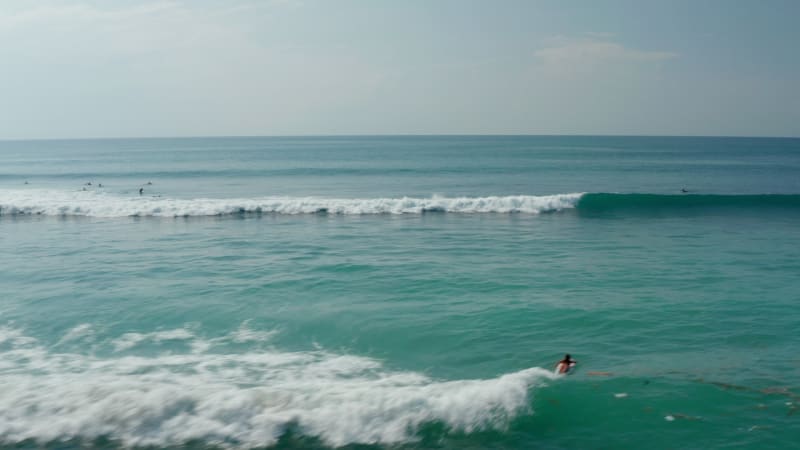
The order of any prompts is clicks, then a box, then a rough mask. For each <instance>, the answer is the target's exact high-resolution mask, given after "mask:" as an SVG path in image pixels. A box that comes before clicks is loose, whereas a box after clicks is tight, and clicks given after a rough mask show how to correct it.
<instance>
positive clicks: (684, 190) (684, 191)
mask: <svg viewBox="0 0 800 450" xmlns="http://www.w3.org/2000/svg"><path fill="white" fill-rule="evenodd" d="M681 192H683V193H684V194H685V193H687V192H689V190H688V189H686V188H681Z"/></svg>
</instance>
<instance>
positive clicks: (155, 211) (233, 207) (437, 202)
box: [0, 189, 581, 217]
mask: <svg viewBox="0 0 800 450" xmlns="http://www.w3.org/2000/svg"><path fill="white" fill-rule="evenodd" d="M580 197H581V194H558V195H545V196H532V195H514V196H490V197H453V198H450V197H438V196H435V197H431V198H412V197H402V198H367V199H336V198H320V197H259V198H241V199H210V198H198V199H177V198H153V197H138V196H132V197H123V196H119V195H114V194H107V193H104V192H95V191H85V192H84V191H74V192H73V191H53V190H38V189H25V190H14V189H12V190H0V215H15V214H41V215H48V216H89V217H127V216H155V217H189V216H218V215H229V214H243V213H255V214H270V213H272V214H316V213H329V214H342V215H352V214H356V215H358V214H420V213H424V212H432V211H437V212H449V213H513V212H519V213H529V214H538V213H542V212H550V211H559V210H562V209H570V208H574V207H575V204H576V203H577V202H578V200H579V199H580Z"/></svg>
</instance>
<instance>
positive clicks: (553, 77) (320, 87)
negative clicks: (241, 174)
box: [0, 0, 800, 139]
mask: <svg viewBox="0 0 800 450" xmlns="http://www.w3.org/2000/svg"><path fill="white" fill-rule="evenodd" d="M798 17H800V2H798V1H793V0H766V1H762V2H757V1H723V0H704V1H686V0H671V1H641V0H640V1H634V0H618V1H612V0H608V1H588V0H586V1H577V0H575V1H534V0H531V1H523V0H499V1H473V0H458V1H457V0H438V1H437V0H433V1H425V0H408V1H403V2H390V1H377V0H376V1H369V0H341V1H326V0H260V1H256V0H195V1H188V0H185V1H181V0H171V1H158V0H116V1H108V0H104V1H100V0H42V1H39V0H4V1H3V2H2V3H0V104H2V106H0V139H53V138H91V137H166V136H239V135H247V136H253V135H267V136H268V135H337V134H344V135H358V134H590V135H591V134H612V135H712V136H794V137H800V51H798V49H797V48H796V47H797V45H798V42H800V27H797V25H796V22H797V18H798Z"/></svg>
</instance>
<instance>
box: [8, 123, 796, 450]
mask: <svg viewBox="0 0 800 450" xmlns="http://www.w3.org/2000/svg"><path fill="white" fill-rule="evenodd" d="M87 183H91V185H88V184H87ZM99 184H102V187H100V186H99ZM140 188H142V189H143V191H142V195H140V194H139V192H138V191H139V189H140ZM84 189H85V190H84ZM681 189H686V190H688V192H686V193H683V192H681ZM798 223H800V140H798V139H744V138H660V137H450V136H446V137H445V136H443V137H336V138H215V139H200V138H198V139H145V140H89V141H27V142H24V141H20V142H11V141H7V142H0V268H1V269H2V270H0V292H2V295H1V296H2V301H0V442H1V443H2V446H4V447H9V448H10V447H14V448H38V447H40V446H46V447H51V448H65V447H67V448H78V447H96V448H116V447H145V446H155V447H179V446H187V447H242V448H250V447H262V448H263V447H270V446H277V447H279V448H309V447H323V448H325V447H339V446H346V447H348V448H431V447H433V448H545V449H551V448H552V449H560V448H639V447H644V446H647V447H650V448H725V447H737V448H790V447H791V446H793V445H795V443H796V440H797V436H798V435H800V426H798V420H800V412H797V406H798V402H800V398H798V396H800V357H798V356H797V354H796V350H797V348H800V335H799V334H798V332H797V330H798V326H800V312H798V310H797V307H796V306H797V305H798V302H799V301H800V294H799V293H798V292H800V281H798V280H800V260H799V259H798V257H797V254H798V250H797V249H798V248H800V227H798ZM567 352H568V353H571V354H572V356H573V357H574V358H575V359H577V360H578V361H579V365H578V367H577V370H576V371H575V373H574V374H571V375H568V376H560V377H557V376H554V375H553V374H552V369H553V366H554V364H555V362H556V361H558V360H559V359H560V358H561V357H562V356H563V354H564V353H567Z"/></svg>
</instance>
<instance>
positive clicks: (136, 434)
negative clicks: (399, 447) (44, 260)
mask: <svg viewBox="0 0 800 450" xmlns="http://www.w3.org/2000/svg"><path fill="white" fill-rule="evenodd" d="M89 328H90V327H89V326H81V330H82V332H83V333H84V334H88V332H87V330H88V329H89ZM70 333H72V335H73V336H72V337H71V339H80V338H79V337H76V335H75V332H74V330H72V331H71V332H70ZM242 333H243V331H242V329H240V330H238V331H237V332H235V333H231V334H230V335H229V336H226V337H223V338H216V343H221V341H228V342H238V341H239V340H240V338H241V335H242ZM257 337H259V339H260V338H267V335H261V336H258V335H257ZM119 339H122V341H123V342H126V344H125V345H124V346H121V347H120V346H118V343H119V342H120V341H119ZM171 339H179V340H192V339H195V340H202V339H201V338H200V337H197V336H196V335H195V334H194V333H193V332H192V331H190V330H186V329H177V330H162V331H157V332H151V333H137V334H136V335H135V338H132V337H131V336H130V335H128V336H127V337H125V336H122V337H120V338H117V339H107V340H106V341H107V342H108V348H109V350H110V355H111V356H106V357H99V356H93V355H88V354H82V353H68V352H57V351H55V350H53V349H49V348H47V347H46V346H45V345H43V344H41V343H40V342H38V341H37V340H36V339H34V338H31V337H28V336H26V335H25V334H24V333H23V332H21V331H20V330H18V329H15V328H10V327H5V328H0V441H2V442H5V443H15V442H20V441H23V440H26V439H33V440H35V441H36V442H51V441H57V440H66V439H71V438H88V439H92V438H96V437H99V436H105V437H108V438H111V439H114V440H118V441H120V442H121V443H123V444H124V445H132V446H147V445H152V446H164V445H173V444H180V443H184V442H187V441H189V440H195V439H199V440H202V441H203V442H206V443H212V444H218V445H222V446H227V447H252V446H264V445H270V444H274V443H276V442H277V440H278V439H279V438H280V436H281V435H282V434H283V433H284V432H285V431H286V429H287V427H289V426H292V427H294V428H296V429H298V430H300V432H302V433H304V434H306V435H308V436H315V437H318V438H320V439H322V441H323V442H325V443H327V444H329V445H333V446H341V445H345V444H348V443H397V442H405V441H411V440H414V439H415V432H416V431H417V430H418V429H419V427H420V426H421V425H422V424H424V423H428V422H439V423H443V424H444V425H445V426H446V427H447V429H450V430H458V431H461V432H472V431H476V430H482V429H492V428H503V427H505V426H507V425H508V423H509V421H510V420H512V419H513V418H514V417H517V416H518V415H520V414H525V413H528V412H530V401H529V391H530V389H531V387H533V386H537V385H540V384H542V383H544V382H546V381H547V380H550V379H554V378H555V377H556V376H555V375H553V374H552V373H551V372H550V371H548V370H544V369H540V368H529V369H524V370H521V371H518V372H513V373H509V374H505V375H502V376H499V377H497V378H492V379H484V380H479V379H475V380H452V381H442V380H435V379H432V378H430V377H428V376H426V375H424V374H421V373H417V372H411V371H401V370H390V369H387V368H386V367H384V365H383V364H382V363H381V362H380V361H377V360H375V359H371V358H366V357H360V356H353V355H344V354H335V353H331V352H327V351H324V350H315V351H305V352H286V351H278V350H275V349H270V350H257V351H256V350H254V349H253V348H250V349H249V350H248V351H246V352H240V353H231V352H220V351H217V352H214V349H215V343H214V342H210V341H209V342H206V344H205V345H192V347H195V348H203V349H205V351H202V352H187V353H174V352H173V353H164V354H161V355H157V356H152V355H151V356H142V355H141V354H137V353H136V352H132V351H131V349H132V348H134V347H135V346H137V345H141V344H143V343H148V342H160V341H163V340H171ZM62 340H63V339H62ZM211 341H214V340H211ZM193 344H196V343H193ZM59 348H60V347H59Z"/></svg>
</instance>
